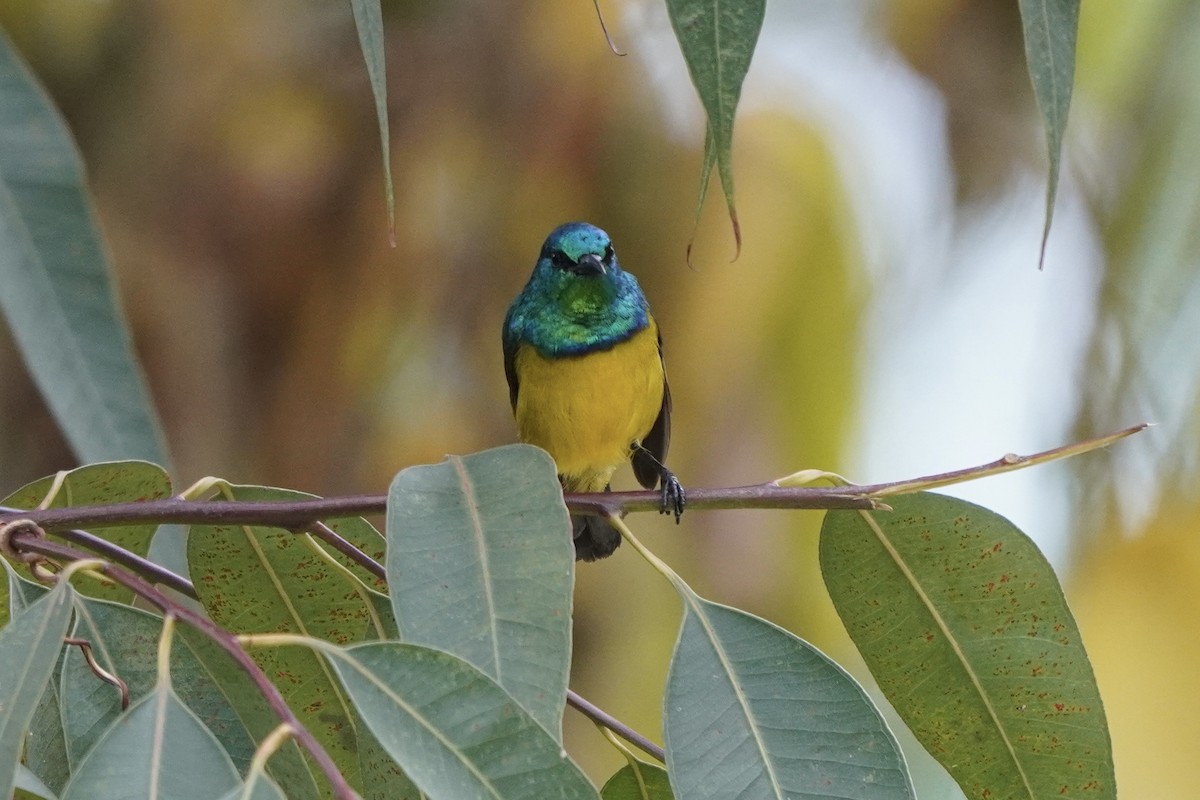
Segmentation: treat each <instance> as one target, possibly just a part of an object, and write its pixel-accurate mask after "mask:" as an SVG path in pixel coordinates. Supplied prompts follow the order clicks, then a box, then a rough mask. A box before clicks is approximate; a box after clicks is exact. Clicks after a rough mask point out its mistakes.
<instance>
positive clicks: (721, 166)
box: [667, 0, 767, 251]
mask: <svg viewBox="0 0 1200 800" xmlns="http://www.w3.org/2000/svg"><path fill="white" fill-rule="evenodd" d="M766 8H767V3H766V0H667V14H668V15H669V16H670V17H671V27H672V28H674V29H675V38H677V39H678V40H679V48H680V50H682V51H683V57H684V60H685V61H687V65H688V72H690V73H691V76H692V83H693V84H694V85H695V87H696V91H697V92H699V94H700V102H701V103H702V104H703V105H704V111H705V113H706V114H707V115H708V127H707V132H706V135H705V138H704V166H703V168H702V169H701V174H700V196H699V198H698V200H697V202H696V220H697V222H699V219H700V207H701V206H702V205H703V204H704V196H705V194H706V193H707V191H708V181H709V178H710V176H711V174H712V168H713V166H714V165H715V166H716V168H717V173H718V174H719V175H720V176H721V188H722V189H723V190H724V192H725V205H726V206H727V207H728V209H729V221H730V222H731V223H732V224H733V235H734V239H735V240H736V241H737V246H738V250H739V251H740V250H741V246H742V232H741V226H740V225H739V224H738V218H737V210H736V208H735V207H734V202H733V121H734V116H735V114H736V112H737V104H738V99H739V98H740V97H741V94H742V82H743V81H744V80H745V78H746V72H747V71H748V70H749V69H750V59H751V57H752V56H753V55H754V47H755V45H756V44H757V42H758V34H759V31H760V30H762V23H763V15H764V14H765V13H766ZM689 250H690V246H689Z"/></svg>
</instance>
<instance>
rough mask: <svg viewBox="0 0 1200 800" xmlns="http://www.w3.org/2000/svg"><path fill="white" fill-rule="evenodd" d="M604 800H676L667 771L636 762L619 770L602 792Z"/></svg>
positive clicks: (601, 795)
mask: <svg viewBox="0 0 1200 800" xmlns="http://www.w3.org/2000/svg"><path fill="white" fill-rule="evenodd" d="M600 797H601V798H602V799H603V800H675V795H673V794H671V783H670V781H668V780H667V771H666V770H665V769H663V768H662V767H656V766H654V765H653V764H643V763H642V762H640V761H635V762H633V763H632V764H626V765H625V766H623V767H621V768H620V769H619V770H617V771H616V772H615V773H614V774H613V776H612V777H611V778H609V779H608V783H606V784H604V788H603V789H601V790H600Z"/></svg>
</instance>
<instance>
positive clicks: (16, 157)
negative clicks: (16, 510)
mask: <svg viewBox="0 0 1200 800" xmlns="http://www.w3.org/2000/svg"><path fill="white" fill-rule="evenodd" d="M112 284H113V282H112V275H111V271H110V269H109V265H108V257H107V255H106V254H105V252H104V246H103V244H102V243H101V240H100V234H99V232H98V230H97V226H96V221H95V215H94V214H93V212H92V208H91V201H90V199H89V198H88V193H87V187H86V185H85V182H84V175H83V165H82V163H81V162H80V159H79V153H78V152H77V151H76V149H75V144H74V142H73V141H72V140H71V135H70V133H69V132H68V131H67V127H66V124H65V123H64V122H63V120H62V118H61V117H60V116H59V114H58V112H57V111H56V110H55V108H54V105H53V103H51V101H50V98H49V97H47V96H46V93H45V92H44V91H43V90H42V88H41V86H39V85H38V84H37V81H36V80H35V79H34V77H33V75H32V73H31V72H30V71H29V68H28V67H27V66H26V65H25V64H24V63H23V62H22V61H21V59H20V57H19V56H18V55H17V52H16V49H15V48H14V47H13V45H12V43H11V42H10V41H9V40H8V39H7V38H5V36H4V34H3V33H0V311H3V313H4V316H5V317H6V318H7V320H8V324H9V327H10V328H11V329H12V333H13V338H14V339H15V340H16V342H17V346H18V347H19V348H20V350H21V355H22V357H23V358H24V360H25V364H26V366H27V368H28V369H29V373H30V375H32V376H33V380H34V382H35V383H36V384H37V386H38V389H40V390H41V393H42V396H43V397H44V398H45V399H46V403H47V405H48V406H49V407H50V410H51V411H52V412H53V414H54V417H55V419H56V420H57V421H58V425H59V427H60V428H61V429H62V431H63V433H64V434H65V435H66V437H67V441H68V442H69V443H70V445H71V449H72V450H74V451H75V454H76V455H77V456H78V457H79V459H80V461H105V460H108V459H116V458H143V459H146V460H147V461H153V462H155V463H157V464H163V465H164V466H166V465H168V462H167V454H166V449H165V447H164V446H163V443H162V438H161V435H160V432H159V424H158V420H157V418H156V417H155V414H154V408H153V406H152V405H151V402H150V396H149V394H148V392H147V391H146V386H145V381H144V379H143V377H142V373H141V369H140V367H139V366H138V362H137V358H136V356H135V355H134V352H133V347H132V344H131V343H130V340H129V332H128V331H127V330H126V328H125V320H124V315H123V314H122V312H121V308H120V304H119V303H118V302H117V296H116V293H115V292H114V290H113V285H112Z"/></svg>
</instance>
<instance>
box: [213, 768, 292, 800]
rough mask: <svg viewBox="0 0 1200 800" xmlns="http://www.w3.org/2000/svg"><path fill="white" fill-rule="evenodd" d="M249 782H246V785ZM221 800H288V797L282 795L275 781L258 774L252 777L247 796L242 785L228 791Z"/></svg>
mask: <svg viewBox="0 0 1200 800" xmlns="http://www.w3.org/2000/svg"><path fill="white" fill-rule="evenodd" d="M249 782H250V781H249V780H247V783H249ZM221 800H288V796H287V795H286V794H284V793H283V790H282V789H280V788H279V785H278V784H276V783H275V781H273V780H271V779H270V778H269V777H268V776H266V775H263V774H261V773H260V774H256V775H255V776H254V783H253V784H251V786H250V793H249V794H247V793H246V787H245V786H244V785H243V786H238V787H236V788H234V789H230V790H229V792H228V793H227V794H226V795H225V796H224V797H222V798H221Z"/></svg>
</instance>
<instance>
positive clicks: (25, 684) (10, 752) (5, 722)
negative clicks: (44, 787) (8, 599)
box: [0, 581, 74, 797]
mask: <svg viewBox="0 0 1200 800" xmlns="http://www.w3.org/2000/svg"><path fill="white" fill-rule="evenodd" d="M73 593H74V591H73V590H72V589H71V587H70V585H69V584H68V583H66V582H65V581H64V582H62V583H60V584H59V585H58V586H56V587H55V588H54V590H53V591H51V592H48V593H46V594H45V595H44V596H43V597H41V598H39V599H38V600H37V601H36V602H34V603H32V604H31V605H29V606H28V607H27V608H25V609H24V610H23V611H21V612H20V613H18V614H16V615H15V616H14V617H13V619H12V620H11V621H10V622H9V623H8V625H6V626H5V627H4V628H3V629H0V797H8V796H9V794H11V792H12V787H13V786H14V783H15V780H16V769H17V763H18V761H19V759H20V757H21V753H22V750H23V749H24V743H25V737H26V734H27V732H28V729H29V723H30V721H31V720H32V719H33V714H34V711H35V710H36V709H37V706H38V701H39V700H40V699H41V696H42V692H44V691H45V689H46V684H47V683H48V682H49V680H50V676H51V675H52V674H53V672H54V664H55V662H56V661H57V660H58V654H59V652H60V651H61V650H62V647H63V643H62V639H63V636H65V635H66V633H67V625H68V623H69V622H70V619H71V600H72V595H73Z"/></svg>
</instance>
